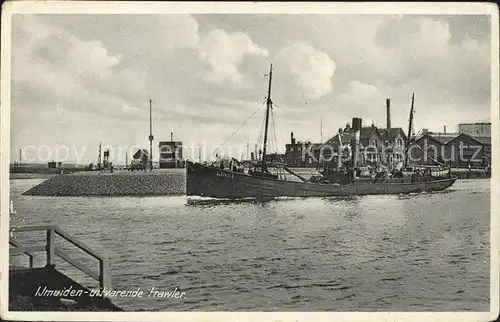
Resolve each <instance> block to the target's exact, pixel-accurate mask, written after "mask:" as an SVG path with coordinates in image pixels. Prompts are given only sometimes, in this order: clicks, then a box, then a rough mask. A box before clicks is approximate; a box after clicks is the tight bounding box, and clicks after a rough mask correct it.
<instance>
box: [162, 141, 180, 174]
mask: <svg viewBox="0 0 500 322" xmlns="http://www.w3.org/2000/svg"><path fill="white" fill-rule="evenodd" d="M159 149H160V162H159V166H160V168H161V169H164V168H181V167H182V164H183V158H182V141H162V142H160V143H159Z"/></svg>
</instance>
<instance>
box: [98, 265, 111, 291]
mask: <svg viewBox="0 0 500 322" xmlns="http://www.w3.org/2000/svg"><path fill="white" fill-rule="evenodd" d="M99 287H100V288H101V290H104V288H106V289H107V290H110V289H111V276H110V274H109V261H108V259H106V258H101V259H99Z"/></svg>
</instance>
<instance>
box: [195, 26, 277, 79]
mask: <svg viewBox="0 0 500 322" xmlns="http://www.w3.org/2000/svg"><path fill="white" fill-rule="evenodd" d="M196 48H197V51H198V58H199V59H200V60H201V61H203V62H205V63H207V64H208V65H209V66H210V68H211V70H210V71H209V72H208V73H206V74H205V75H204V77H205V79H206V80H207V81H209V82H212V83H216V84H222V83H224V82H232V83H240V82H241V81H242V80H243V79H244V75H242V74H241V73H240V72H239V70H238V66H239V65H240V64H241V61H242V60H243V57H244V56H245V55H254V56H264V57H266V56H267V55H268V52H267V51H266V50H265V49H262V48H260V47H259V46H258V45H256V44H254V43H253V42H252V39H250V37H249V36H248V35H247V34H245V33H242V32H235V33H230V34H228V33H226V32H225V31H224V30H221V29H215V30H212V31H211V32H210V33H209V34H208V35H206V36H205V37H204V38H202V39H201V41H200V43H199V44H198V45H197V47H196Z"/></svg>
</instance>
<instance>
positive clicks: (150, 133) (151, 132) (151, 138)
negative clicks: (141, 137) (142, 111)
mask: <svg viewBox="0 0 500 322" xmlns="http://www.w3.org/2000/svg"><path fill="white" fill-rule="evenodd" d="M152 104H153V100H152V99H149V137H148V138H149V170H150V171H153V139H154V137H153V118H152V109H153V107H152Z"/></svg>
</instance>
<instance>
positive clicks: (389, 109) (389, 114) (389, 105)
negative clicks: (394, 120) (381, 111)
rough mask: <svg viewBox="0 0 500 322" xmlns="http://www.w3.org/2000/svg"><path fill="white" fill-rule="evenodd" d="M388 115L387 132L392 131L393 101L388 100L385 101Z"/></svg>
mask: <svg viewBox="0 0 500 322" xmlns="http://www.w3.org/2000/svg"><path fill="white" fill-rule="evenodd" d="M385 106H386V113H387V116H386V117H387V120H386V121H387V130H388V131H389V130H390V129H391V99H390V98H388V99H386V100H385Z"/></svg>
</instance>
